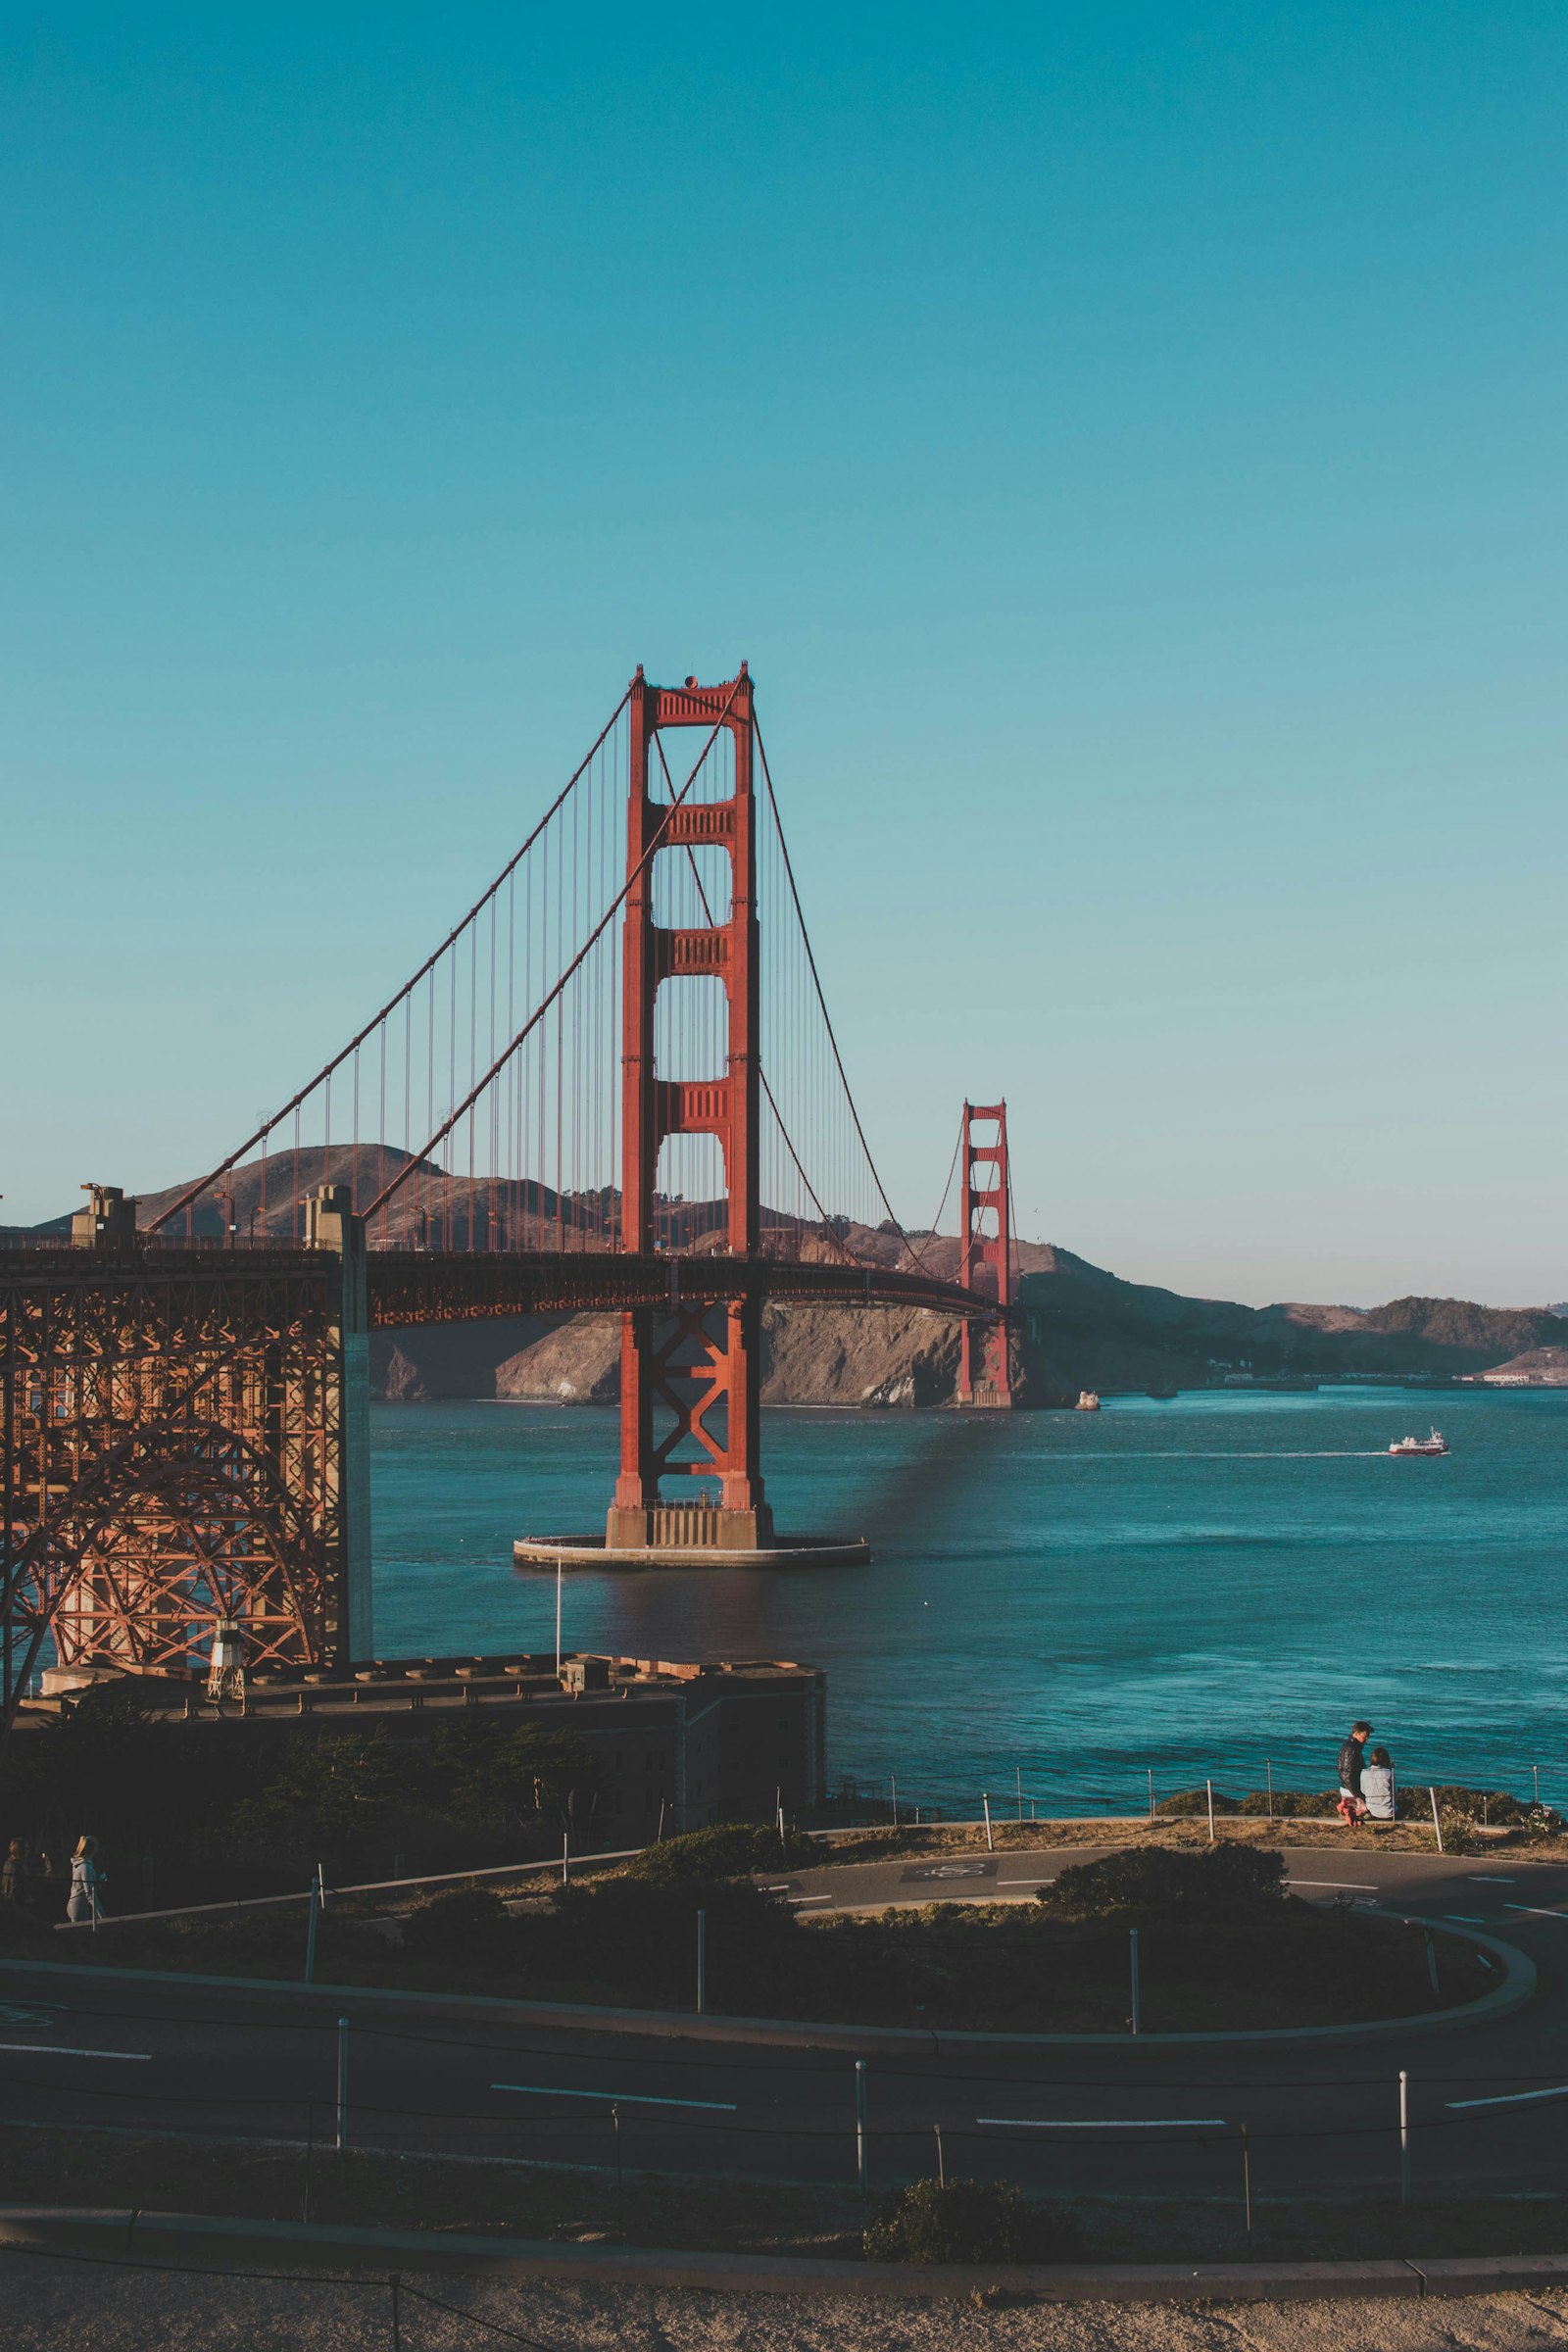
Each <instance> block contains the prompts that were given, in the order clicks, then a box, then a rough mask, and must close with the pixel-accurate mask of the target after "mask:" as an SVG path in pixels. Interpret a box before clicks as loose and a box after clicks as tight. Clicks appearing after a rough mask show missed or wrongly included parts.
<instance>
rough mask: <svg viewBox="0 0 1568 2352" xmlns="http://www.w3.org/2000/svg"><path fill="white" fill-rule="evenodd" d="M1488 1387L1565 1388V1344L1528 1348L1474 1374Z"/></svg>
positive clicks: (1567, 1370) (1567, 1354)
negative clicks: (1503, 1361) (1562, 1346)
mask: <svg viewBox="0 0 1568 2352" xmlns="http://www.w3.org/2000/svg"><path fill="white" fill-rule="evenodd" d="M1478 1378H1479V1380H1480V1382H1481V1383H1482V1385H1483V1386H1484V1387H1486V1388H1489V1389H1568V1348H1528V1349H1527V1350H1526V1351H1525V1353H1524V1354H1523V1355H1515V1356H1512V1357H1510V1358H1509V1360H1508V1362H1507V1363H1505V1364H1494V1365H1493V1367H1492V1369H1491V1371H1490V1372H1483V1373H1481V1374H1479V1375H1478Z"/></svg>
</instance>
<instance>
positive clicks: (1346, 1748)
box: [1336, 1722, 1372, 1830]
mask: <svg viewBox="0 0 1568 2352" xmlns="http://www.w3.org/2000/svg"><path fill="white" fill-rule="evenodd" d="M1371 1737H1372V1726H1371V1725H1370V1724H1369V1723H1359V1722H1357V1723H1352V1724H1351V1726H1350V1736H1349V1738H1348V1740H1345V1742H1344V1743H1343V1745H1342V1746H1341V1748H1340V1758H1339V1765H1340V1801H1339V1805H1338V1807H1337V1808H1336V1810H1337V1811H1338V1813H1339V1816H1340V1819H1341V1820H1342V1821H1343V1822H1344V1824H1345V1826H1346V1828H1347V1829H1348V1830H1353V1829H1354V1828H1355V1825H1356V1823H1357V1822H1359V1821H1364V1820H1365V1819H1366V1806H1365V1804H1364V1803H1363V1802H1362V1798H1361V1753H1362V1750H1363V1748H1364V1747H1365V1745H1366V1743H1367V1741H1368V1740H1370V1739H1371Z"/></svg>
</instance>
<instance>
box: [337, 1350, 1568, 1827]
mask: <svg viewBox="0 0 1568 2352" xmlns="http://www.w3.org/2000/svg"><path fill="white" fill-rule="evenodd" d="M1434 1408H1435V1409H1436V1414H1437V1418H1438V1420H1439V1423H1440V1426H1441V1427H1442V1428H1443V1430H1444V1432H1445V1434H1446V1437H1447V1438H1448V1441H1449V1443H1450V1445H1451V1446H1452V1447H1453V1451H1452V1453H1451V1454H1450V1455H1449V1456H1448V1457H1447V1458H1446V1459H1445V1460H1438V1461H1391V1460H1390V1459H1389V1458H1388V1457H1387V1455H1386V1453H1385V1452H1384V1451H1383V1448H1385V1447H1386V1446H1388V1444H1389V1442H1390V1440H1391V1439H1394V1438H1398V1437H1401V1436H1403V1435H1404V1434H1405V1432H1406V1431H1413V1432H1414V1433H1415V1434H1416V1435H1418V1436H1424V1435H1425V1434H1426V1429H1427V1426H1428V1422H1429V1418H1430V1416H1431V1414H1432V1411H1433V1410H1434ZM763 1425H764V1434H763V1447H764V1458H765V1462H766V1466H767V1475H768V1491H769V1495H770V1496H771V1498H772V1501H773V1504H774V1508H775V1512H776V1515H777V1518H778V1522H779V1525H780V1526H781V1528H784V1529H786V1530H787V1529H792V1528H794V1529H801V1530H805V1531H811V1532H818V1533H822V1532H835V1533H836V1532H848V1533H851V1534H863V1535H866V1536H869V1537H870V1539H871V1542H872V1544H873V1546H874V1553H875V1557H874V1564H873V1565H872V1566H871V1567H869V1568H862V1569H834V1570H829V1569H817V1570H811V1571H805V1572H803V1571H795V1572H784V1571H775V1572H772V1573H764V1572H760V1571H735V1572H714V1571H706V1572H705V1571H699V1570H691V1571H685V1570H662V1571H659V1572H657V1573H650V1574H641V1575H613V1574H610V1573H608V1572H604V1573H601V1572H599V1571H593V1570H582V1571H576V1572H571V1571H568V1572H567V1576H566V1579H565V1584H564V1642H565V1646H566V1647H567V1648H569V1649H607V1650H622V1651H629V1652H632V1653H638V1654H642V1655H648V1654H650V1653H653V1654H657V1655H659V1656H662V1657H676V1658H679V1657H703V1656H728V1657H774V1658H797V1659H804V1660H808V1661H809V1662H810V1663H812V1664H814V1665H820V1666H823V1667H825V1668H826V1669H827V1674H828V1762H829V1774H830V1778H831V1779H832V1780H834V1781H835V1782H836V1781H837V1780H838V1779H839V1778H840V1777H841V1776H849V1777H852V1778H855V1779H856V1780H858V1782H859V1784H860V1785H861V1786H862V1787H865V1788H870V1787H875V1786H878V1785H880V1786H881V1787H883V1788H884V1789H885V1787H886V1784H887V1779H888V1776H889V1775H890V1774H891V1775H896V1776H897V1778H898V1783H899V1795H900V1799H901V1801H903V1800H905V1799H906V1798H907V1799H908V1800H910V1801H913V1800H916V1799H920V1798H927V1799H930V1800H933V1801H936V1802H939V1803H943V1804H946V1805H948V1806H949V1807H953V1806H961V1807H962V1808H963V1809H964V1810H965V1811H968V1810H970V1809H977V1807H978V1799H979V1795H980V1792H981V1790H982V1789H986V1790H989V1791H990V1792H991V1794H992V1797H993V1799H994V1800H997V1799H999V1798H1000V1799H1002V1800H1004V1802H1005V1800H1006V1799H1007V1798H1008V1797H1009V1796H1011V1797H1014V1798H1015V1792H1016V1789H1017V1785H1018V1780H1019V1778H1020V1777H1021V1780H1022V1786H1023V1789H1024V1790H1025V1793H1026V1795H1027V1794H1033V1795H1034V1796H1035V1797H1036V1798H1037V1799H1038V1800H1039V1801H1040V1803H1041V1807H1042V1810H1045V1809H1053V1810H1057V1811H1060V1810H1063V1809H1066V1808H1068V1807H1078V1806H1081V1807H1082V1808H1083V1809H1085V1810H1091V1811H1092V1810H1094V1809H1095V1808H1096V1806H1098V1805H1106V1806H1110V1805H1114V1806H1116V1807H1118V1808H1120V1807H1127V1806H1136V1805H1137V1804H1139V1803H1141V1802H1143V1801H1145V1797H1146V1792H1147V1787H1148V1783H1147V1779H1146V1774H1147V1772H1148V1771H1149V1770H1150V1769H1152V1771H1153V1773H1154V1777H1155V1787H1156V1790H1159V1791H1168V1790H1170V1789H1178V1788H1185V1787H1191V1786H1192V1785H1193V1784H1194V1783H1195V1782H1201V1780H1202V1779H1204V1778H1205V1777H1207V1776H1209V1775H1212V1777H1213V1778H1214V1780H1215V1783H1216V1785H1217V1786H1218V1787H1221V1788H1223V1789H1230V1790H1232V1791H1234V1792H1238V1793H1239V1792H1241V1791H1242V1790H1244V1789H1250V1788H1257V1787H1261V1786H1262V1784H1263V1778H1264V1760H1265V1758H1271V1759H1272V1762H1273V1769H1274V1778H1275V1782H1276V1784H1277V1785H1278V1786H1281V1787H1286V1786H1293V1787H1307V1788H1314V1789H1322V1788H1327V1787H1328V1786H1329V1785H1330V1783H1331V1781H1332V1779H1333V1769H1332V1767H1333V1757H1334V1752H1335V1748H1336V1746H1337V1744H1338V1741H1339V1739H1340V1737H1341V1736H1342V1733H1343V1731H1344V1729H1345V1728H1346V1726H1347V1725H1348V1722H1349V1720H1350V1719H1351V1717H1352V1716H1354V1715H1357V1714H1365V1715H1368V1716H1370V1717H1371V1719H1372V1721H1373V1722H1374V1723H1375V1724H1376V1726H1377V1730H1378V1734H1379V1737H1380V1738H1381V1739H1383V1740H1385V1741H1386V1742H1387V1744H1388V1745H1389V1747H1390V1748H1391V1749H1392V1751H1393V1753H1394V1757H1395V1761H1396V1764H1397V1766H1398V1768H1399V1770H1400V1773H1401V1777H1402V1778H1404V1779H1405V1780H1406V1781H1412V1782H1413V1781H1420V1780H1440V1781H1441V1780H1463V1781H1467V1782H1469V1783H1471V1784H1472V1785H1477V1784H1481V1785H1487V1786H1492V1787H1496V1788H1511V1789H1516V1790H1517V1791H1519V1792H1520V1793H1521V1794H1524V1793H1528V1792H1529V1790H1530V1788H1531V1786H1532V1780H1531V1767H1532V1766H1534V1765H1539V1766H1540V1767H1541V1773H1542V1793H1543V1795H1544V1796H1546V1797H1548V1798H1550V1799H1552V1800H1553V1801H1556V1802H1559V1803H1561V1804H1563V1805H1564V1806H1565V1808H1568V1492H1565V1482H1564V1477H1563V1466H1564V1454H1565V1446H1568V1392H1559V1393H1556V1394H1553V1393H1552V1392H1550V1391H1535V1392H1519V1391H1515V1392H1503V1393H1500V1394H1496V1395H1491V1394H1486V1393H1480V1394H1472V1393H1468V1392H1459V1393H1455V1394H1452V1395H1448V1394H1443V1395H1441V1396H1432V1397H1427V1396H1422V1395H1409V1394H1404V1393H1401V1392H1397V1391H1396V1392H1393V1393H1391V1392H1389V1391H1388V1390H1373V1389H1348V1390H1347V1389H1337V1390H1326V1391H1322V1392H1320V1393H1319V1394H1317V1395H1316V1396H1299V1397H1291V1396H1266V1395H1263V1396H1259V1395H1246V1394H1231V1395H1195V1396H1189V1397H1179V1398H1177V1399H1176V1400H1175V1401H1173V1402H1171V1403H1166V1404H1157V1403H1154V1402H1152V1400H1150V1399H1147V1398H1143V1397H1128V1398H1117V1399H1112V1400H1110V1401H1108V1402H1107V1404H1106V1405H1105V1407H1104V1409H1103V1411H1102V1412H1101V1413H1100V1414H1099V1415H1097V1416H1094V1415H1089V1414H1071V1413H1018V1414H1012V1415H1007V1416H1000V1415H999V1416H995V1417H991V1416H986V1415H981V1414H975V1415H972V1416H966V1415H960V1414H957V1413H951V1412H945V1413H857V1412H826V1411H824V1412H815V1411H775V1412H771V1413H767V1414H764V1416H763ZM371 1426H372V1433H373V1451H374V1472H373V1475H374V1513H375V1536H374V1544H375V1558H376V1571H375V1610H376V1646H377V1648H378V1649H379V1650H380V1651H381V1652H382V1654H383V1655H388V1656H392V1655H408V1654H411V1653H413V1654H421V1653H426V1652H428V1653H432V1654H442V1655H451V1654H453V1653H454V1652H456V1653H459V1654H462V1653H465V1652H468V1651H472V1652H476V1653H477V1652H489V1653H491V1654H494V1653H495V1652H497V1651H499V1650H504V1649H510V1648H518V1649H521V1648H530V1649H536V1650H537V1649H548V1648H550V1647H551V1646H552V1644H553V1642H554V1640H555V1583H554V1578H553V1577H550V1576H545V1577H536V1576H522V1575H519V1574H517V1573H516V1572H515V1570H514V1569H513V1567H512V1559H511V1547H512V1541H513V1538H514V1537H515V1536H516V1535H521V1534H530V1535H541V1534H559V1533H566V1532H569V1531H572V1530H575V1529H590V1528H595V1527H598V1528H602V1527H603V1524H604V1511H605V1505H606V1501H607V1498H608V1496H609V1493H610V1489H611V1486H612V1484H613V1477H614V1469H615V1457H616V1419H615V1415H614V1414H613V1412H610V1411H603V1412H601V1411H594V1410H590V1409H584V1408H576V1409H571V1410H561V1409H556V1408H553V1407H549V1406H532V1405H503V1404H489V1403H482V1404H470V1403H465V1404H437V1405H415V1406H397V1405H382V1406H377V1407H375V1408H374V1410H373V1412H372V1422H371Z"/></svg>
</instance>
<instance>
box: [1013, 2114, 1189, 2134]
mask: <svg viewBox="0 0 1568 2352" xmlns="http://www.w3.org/2000/svg"><path fill="white" fill-rule="evenodd" d="M974 2120H975V2122H976V2123H977V2124H1006V2125H1008V2126H1009V2127H1012V2128H1013V2129H1015V2130H1017V2131H1199V2130H1201V2131H1224V2130H1225V2128H1226V2126H1225V2118H1224V2117H1223V2116H1222V2115H1127V2116H1122V2115H1096V2116H1089V2117H1085V2118H1074V2117H1072V2116H1064V2115H1044V2116H1035V2115H977V2116H976V2117H975V2119H974Z"/></svg>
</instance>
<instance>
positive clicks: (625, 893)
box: [365, 678, 741, 1223]
mask: <svg viewBox="0 0 1568 2352" xmlns="http://www.w3.org/2000/svg"><path fill="white" fill-rule="evenodd" d="M740 685H741V681H740V679H739V678H737V679H736V680H735V682H734V684H733V685H732V686H731V687H730V690H729V694H728V696H727V697H726V699H725V703H724V708H723V710H722V711H720V712H719V714H718V716H717V718H715V719H714V721H713V724H712V727H711V730H710V733H709V736H708V739H707V741H706V742H705V743H704V745H703V748H702V750H701V751H700V752H699V753H698V755H697V760H696V764H695V766H694V767H693V769H692V772H691V774H690V775H689V776H688V777H687V779H686V781H685V783H684V784H683V785H682V786H681V788H680V791H679V792H678V793H677V794H676V796H675V798H674V800H672V801H671V803H670V805H669V807H668V808H667V809H665V811H664V813H663V815H662V817H661V818H660V820H659V823H658V825H657V826H656V828H655V830H654V834H653V838H652V839H651V841H650V842H649V844H648V847H647V848H646V849H645V850H644V852H643V854H642V856H641V857H640V858H638V860H637V862H636V864H635V865H634V866H633V867H632V869H631V872H630V873H629V874H628V875H627V876H626V879H625V881H624V882H623V883H622V884H621V886H620V888H619V890H617V891H616V893H615V895H614V897H613V899H612V900H611V902H610V905H609V906H608V907H606V909H605V911H604V914H603V915H602V916H601V918H600V920H599V921H598V922H597V923H596V924H595V926H594V928H593V930H592V931H590V933H589V934H588V937H587V938H586V939H585V940H584V942H583V944H582V946H581V947H580V948H579V949H578V951H577V953H576V955H575V956H573V957H572V959H571V961H570V962H569V963H568V964H567V966H566V968H565V970H564V972H563V973H562V975H561V977H560V979H559V980H558V981H557V982H556V984H555V986H554V987H553V988H552V989H551V990H550V992H549V994H548V995H547V996H546V997H545V998H544V999H543V1001H542V1002H541V1003H540V1004H539V1005H536V1006H535V1008H534V1010H533V1011H532V1012H531V1013H530V1014H529V1016H528V1018H527V1019H526V1020H525V1021H524V1023H523V1025H522V1027H521V1028H520V1029H519V1030H518V1031H517V1034H516V1036H515V1038H514V1039H513V1040H512V1043H511V1044H510V1045H509V1046H508V1047H507V1048H506V1050H505V1052H504V1053H502V1054H498V1055H497V1056H496V1058H495V1060H494V1061H493V1062H492V1063H491V1064H490V1067H489V1068H488V1069H487V1070H486V1071H485V1073H484V1076H483V1077H482V1078H480V1079H479V1080H478V1081H477V1083H476V1084H475V1085H473V1086H471V1087H470V1088H469V1089H468V1092H467V1093H466V1095H465V1096H464V1098H463V1101H462V1102H461V1103H458V1104H456V1106H455V1107H454V1108H453V1109H452V1110H451V1111H449V1112H448V1114H447V1116H446V1117H445V1118H444V1119H443V1120H442V1122H441V1124H440V1126H439V1127H438V1128H437V1129H436V1131H435V1133H434V1134H433V1135H432V1136H431V1137H430V1140H429V1142H428V1143H427V1144H425V1145H424V1147H423V1148H422V1150H421V1151H419V1152H417V1153H416V1155H415V1157H414V1158H413V1159H410V1160H406V1161H405V1162H404V1165H403V1166H402V1167H401V1168H400V1169H399V1170H398V1172H397V1174H396V1175H395V1176H394V1177H393V1178H392V1181H391V1182H390V1184H386V1185H383V1186H382V1188H381V1191H380V1192H379V1193H378V1194H377V1195H376V1197H375V1199H374V1200H373V1201H371V1202H370V1205H369V1207H368V1209H367V1210H366V1212H365V1216H366V1222H367V1223H368V1222H369V1220H370V1218H371V1217H373V1216H374V1215H375V1214H376V1213H377V1211H378V1210H380V1209H382V1208H384V1207H385V1206H386V1204H387V1202H388V1201H390V1200H392V1199H393V1197H394V1196H395V1195H396V1194H397V1193H399V1192H400V1191H401V1190H402V1188H403V1186H404V1184H405V1183H406V1182H407V1181H408V1179H409V1177H410V1175H411V1174H412V1173H413V1172H414V1170H415V1168H416V1167H417V1166H419V1165H420V1164H421V1163H422V1162H423V1161H424V1160H426V1159H427V1158H428V1157H429V1154H430V1153H431V1152H433V1151H434V1150H435V1149H436V1147H437V1145H438V1144H441V1143H444V1142H445V1140H446V1138H447V1137H448V1136H449V1135H450V1134H451V1133H452V1130H453V1128H454V1127H456V1126H457V1124H458V1122H459V1120H460V1119H462V1118H464V1117H465V1116H466V1113H467V1112H468V1111H469V1110H471V1109H472V1107H473V1105H474V1103H476V1102H477V1101H478V1099H479V1097H480V1096H481V1095H482V1094H483V1093H484V1090H485V1088H486V1087H487V1086H488V1085H489V1084H490V1082H491V1080H492V1079H494V1078H495V1077H497V1076H498V1075H499V1074H500V1072H501V1071H502V1070H503V1069H505V1067H506V1065H507V1063H508V1062H509V1061H510V1060H511V1059H512V1057H513V1055H514V1054H515V1053H516V1051H517V1049H518V1047H519V1046H521V1045H522V1044H523V1043H524V1041H525V1040H526V1039H527V1038H528V1037H530V1036H531V1035H532V1033H533V1031H534V1030H535V1029H537V1027H538V1026H539V1023H540V1022H541V1021H542V1020H543V1019H544V1017H545V1014H546V1013H547V1012H548V1011H549V1010H550V1008H551V1006H552V1005H555V1004H556V1003H557V1002H558V1001H559V1000H560V998H561V995H562V993H563V991H564V989H565V987H566V984H567V983H568V981H569V980H570V979H571V978H572V976H573V975H574V974H575V973H576V972H577V971H578V969H579V968H580V967H581V965H582V964H583V963H585V962H586V961H587V958H588V956H589V954H590V952H591V951H592V950H593V949H594V948H595V947H596V946H597V945H598V943H599V941H600V940H601V939H602V938H603V937H604V935H605V933H606V931H608V930H609V928H610V925H611V923H612V921H613V919H614V917H615V915H616V914H617V913H618V912H619V910H620V908H621V907H622V906H623V904H624V903H625V901H626V900H627V899H628V898H629V897H630V895H631V890H632V885H633V884H634V883H635V882H637V881H639V880H640V879H641V877H642V875H643V874H644V873H645V872H646V871H647V869H648V867H649V866H650V865H651V864H652V862H653V860H654V858H656V857H657V855H658V853H659V851H660V850H661V849H662V847H663V846H664V845H663V840H662V836H663V834H664V832H665V830H666V828H667V826H668V824H669V820H670V818H671V817H672V816H673V815H674V813H675V810H676V809H678V808H679V807H680V804H681V802H682V801H683V800H684V799H685V798H686V795H687V794H688V793H689V792H690V790H691V788H692V786H693V785H694V784H695V783H696V781H697V778H698V776H699V775H700V773H701V772H702V768H703V764H704V762H705V760H707V758H708V755H709V753H710V752H711V750H712V748H713V744H714V742H715V740H716V738H717V736H718V734H719V731H720V729H721V728H722V727H723V725H724V723H725V721H726V720H727V719H728V717H729V714H730V711H731V709H732V708H733V706H734V702H735V697H736V695H737V694H738V693H739V691H740Z"/></svg>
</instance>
